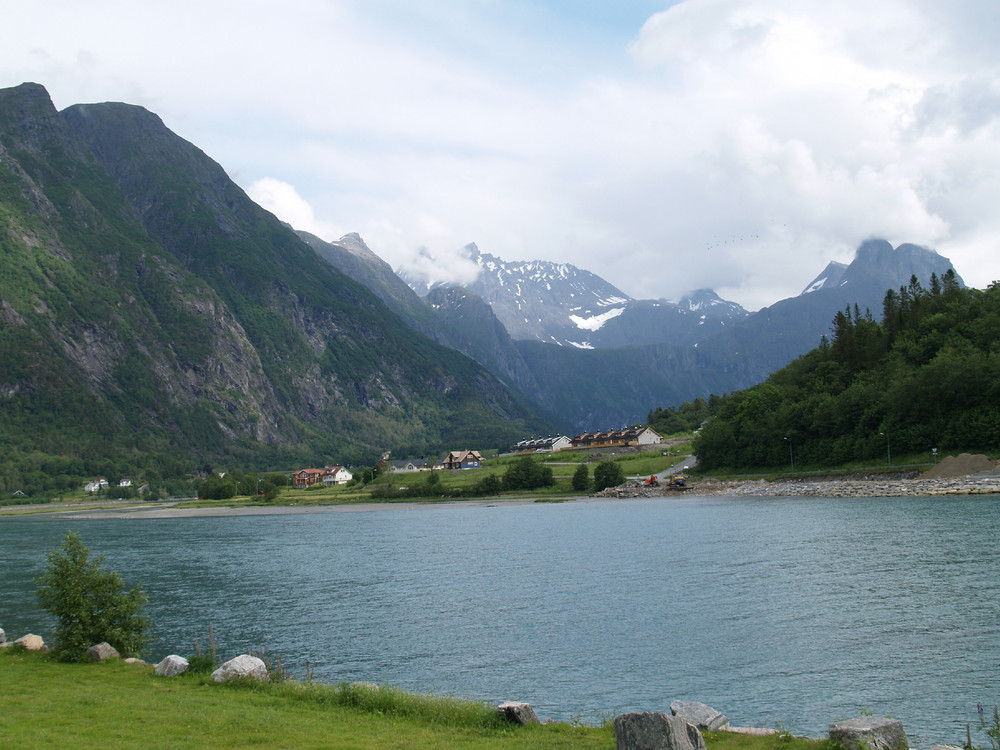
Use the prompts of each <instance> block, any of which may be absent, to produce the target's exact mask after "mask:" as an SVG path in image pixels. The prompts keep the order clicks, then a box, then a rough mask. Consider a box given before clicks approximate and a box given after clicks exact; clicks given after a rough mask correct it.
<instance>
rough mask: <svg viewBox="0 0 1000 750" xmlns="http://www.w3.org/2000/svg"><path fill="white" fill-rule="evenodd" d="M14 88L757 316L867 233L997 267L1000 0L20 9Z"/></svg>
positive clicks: (365, 231)
mask: <svg viewBox="0 0 1000 750" xmlns="http://www.w3.org/2000/svg"><path fill="white" fill-rule="evenodd" d="M4 5H5V6H6V7H5V8H4V11H3V16H4V25H5V27H6V28H7V30H8V33H6V34H5V35H4V36H5V39H4V44H3V45H2V46H0V87H7V86H15V85H18V84H20V83H22V82H25V81H33V82H35V83H40V84H42V85H43V86H45V87H46V89H47V90H48V91H49V94H50V95H51V97H52V99H53V102H54V103H55V105H56V107H58V108H59V109H63V108H65V107H67V106H70V105H72V104H76V103H84V102H86V103H90V102H103V101H121V102H127V103H130V104H137V105H141V106H143V107H146V108H147V109H149V110H151V111H152V112H155V113H156V114H158V115H159V116H160V117H161V118H162V119H163V121H164V122H165V124H166V125H167V127H169V128H170V129H171V130H173V131H174V132H176V133H177V134H178V135H180V136H181V137H183V138H185V139H187V140H189V141H191V142H192V143H194V144H195V145H196V146H198V147H199V148H201V149H202V150H203V151H205V153H207V154H208V155H209V156H211V157H212V158H213V159H215V160H216V161H217V162H219V163H220V164H221V165H222V166H223V167H224V168H225V170H226V171H227V172H228V174H229V175H230V176H231V177H232V178H233V180H235V181H236V182H237V183H238V184H239V185H240V186H241V187H242V188H243V189H244V190H246V191H247V193H248V194H249V195H250V196H251V197H252V198H253V199H254V200H256V201H257V202H258V203H260V204H261V205H262V206H264V207H265V208H267V209H268V210H270V211H273V212H274V213H275V214H276V215H277V216H279V217H280V218H281V219H283V220H285V221H287V222H288V223H290V224H292V225H293V226H294V227H296V228H297V229H304V230H307V231H310V232H312V233H314V234H317V235H319V236H320V237H322V238H323V239H326V240H336V239H337V238H339V237H341V236H343V235H344V234H347V233H349V232H357V233H358V234H360V235H361V236H362V238H363V239H364V240H365V241H366V243H367V244H368V245H369V247H371V248H372V250H373V251H375V252H376V253H377V254H378V255H379V256H380V257H382V258H383V259H384V260H386V261H387V262H388V263H390V264H391V265H392V266H393V267H394V268H397V269H410V270H419V271H420V272H421V273H423V274H424V275H426V276H429V277H431V280H454V281H459V282H463V281H464V282H467V281H468V280H469V279H470V274H473V273H474V270H473V269H472V267H471V264H470V262H469V261H468V259H467V256H466V255H465V252H464V247H465V246H466V245H467V244H468V243H472V242H474V243H476V244H477V246H478V247H479V249H480V250H481V251H483V252H486V253H491V254H493V255H496V256H499V257H501V258H503V259H504V260H508V261H516V260H547V261H553V262H557V263H572V264H573V265H576V266H578V267H580V268H584V269H586V270H589V271H591V272H593V273H596V274H597V275H599V276H601V277H603V278H605V279H607V280H608V281H610V282H611V283H612V284H614V285H616V286H617V287H618V288H619V289H620V290H621V291H623V292H625V293H626V294H628V295H630V296H632V297H634V298H637V299H669V300H675V301H676V300H677V299H679V298H680V297H681V296H683V295H684V294H686V293H688V292H689V291H692V290H694V289H699V288H706V287H708V288H713V289H715V290H716V292H718V293H719V295H720V296H722V297H723V298H725V299H728V300H733V301H735V302H739V303H740V304H742V305H744V306H745V307H747V308H748V309H751V310H755V309H759V308H760V307H763V306H766V305H769V304H772V303H773V302H775V301H777V300H779V299H784V298H786V297H790V296H794V295H796V294H798V293H800V292H801V291H802V290H803V288H804V287H805V286H806V285H807V284H808V283H809V282H810V281H812V279H813V278H814V277H815V276H816V275H817V274H819V273H820V271H821V270H822V269H823V268H824V266H825V265H826V264H827V263H828V262H829V261H831V260H837V261H841V262H845V263H846V262H850V260H851V259H852V258H853V255H854V250H855V248H856V247H857V246H858V245H859V244H860V243H861V242H863V241H864V240H865V239H868V238H872V237H882V238H885V239H887V240H888V241H889V242H891V243H892V244H893V245H899V244H902V243H904V242H912V243H916V244H919V245H924V246H926V247H929V248H932V249H935V250H937V251H938V252H940V253H941V254H942V255H944V256H945V257H948V258H950V259H951V261H952V262H953V264H954V265H955V267H956V269H957V271H958V272H959V274H960V275H961V276H962V277H963V278H964V279H965V281H966V283H967V284H969V285H970V286H975V287H980V288H982V287H985V286H987V285H989V284H990V283H992V282H993V281H994V280H996V279H1000V252H998V249H1000V210H997V202H998V198H1000V23H997V21H996V7H995V0H951V1H950V2H948V3H942V2H940V0H878V2H872V1H871V0H838V2H830V1H829V0H673V1H671V0H661V1H660V2H653V1H652V0H617V1H616V2H613V3H612V2H608V1H606V0H284V2H282V3H274V2H272V1H271V0H267V1H265V0H240V1H239V2H236V1H231V0H171V2H169V3H168V2H160V1H159V0H151V1H150V2H146V3H136V2H134V0H130V1H129V2H124V1H123V0H88V2H86V3H80V2H78V0H34V2H26V1H24V0H20V1H19V2H13V1H12V0H4Z"/></svg>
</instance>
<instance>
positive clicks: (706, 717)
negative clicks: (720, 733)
mask: <svg viewBox="0 0 1000 750" xmlns="http://www.w3.org/2000/svg"><path fill="white" fill-rule="evenodd" d="M670 713H672V714H673V715H674V716H683V717H684V718H685V719H687V720H688V721H690V722H691V723H692V724H694V725H695V726H696V727H698V729H700V730H701V731H703V732H714V731H716V730H718V729H725V728H726V727H728V726H729V719H728V718H726V715H725V714H724V713H722V712H721V711H716V710H715V709H714V708H712V707H711V706H706V705H705V704H704V703H699V702H698V701H673V702H671V704H670Z"/></svg>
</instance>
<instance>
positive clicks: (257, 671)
mask: <svg viewBox="0 0 1000 750" xmlns="http://www.w3.org/2000/svg"><path fill="white" fill-rule="evenodd" d="M212 679H213V680H215V681H216V682H229V681H230V680H240V679H249V680H258V681H260V682H267V680H268V675H267V665H266V664H264V660H263V659H259V658H258V657H256V656H250V654H240V655H239V656H237V657H236V658H235V659H230V660H229V661H227V662H226V663H225V664H223V665H222V666H221V667H219V668H218V669H216V670H215V671H214V672H212Z"/></svg>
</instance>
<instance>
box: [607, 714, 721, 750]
mask: <svg viewBox="0 0 1000 750" xmlns="http://www.w3.org/2000/svg"><path fill="white" fill-rule="evenodd" d="M614 726H615V745H616V747H617V748H618V750H705V740H703V739H702V737H701V732H699V731H698V727H696V726H695V725H694V724H692V723H691V722H689V721H688V720H687V719H685V718H684V717H682V716H668V715H667V714H665V713H661V712H659V711H643V712H639V713H630V714H622V715H621V716H616V717H615V722H614Z"/></svg>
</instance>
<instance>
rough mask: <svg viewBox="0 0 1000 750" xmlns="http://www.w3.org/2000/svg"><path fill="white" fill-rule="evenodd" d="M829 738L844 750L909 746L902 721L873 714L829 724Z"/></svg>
mask: <svg viewBox="0 0 1000 750" xmlns="http://www.w3.org/2000/svg"><path fill="white" fill-rule="evenodd" d="M830 739H831V740H833V741H834V742H836V743H838V744H839V745H840V746H841V747H843V748H846V750H907V748H909V746H910V744H909V742H908V741H907V739H906V733H905V732H904V731H903V722H901V721H900V720H899V719H880V718H878V717H875V716H861V717H859V718H857V719H849V720H847V721H838V722H836V723H834V724H831V725H830Z"/></svg>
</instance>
